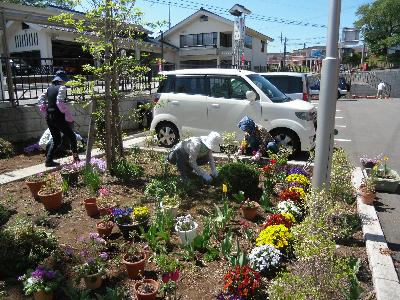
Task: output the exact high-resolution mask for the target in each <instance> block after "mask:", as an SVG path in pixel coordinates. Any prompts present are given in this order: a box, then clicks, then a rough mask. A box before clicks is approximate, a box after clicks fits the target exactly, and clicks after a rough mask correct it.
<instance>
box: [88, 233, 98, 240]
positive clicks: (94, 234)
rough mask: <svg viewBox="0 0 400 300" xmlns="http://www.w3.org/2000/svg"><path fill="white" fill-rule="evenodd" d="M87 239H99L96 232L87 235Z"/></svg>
mask: <svg viewBox="0 0 400 300" xmlns="http://www.w3.org/2000/svg"><path fill="white" fill-rule="evenodd" d="M89 238H90V239H91V240H95V239H98V238H99V234H98V233H97V232H91V233H89Z"/></svg>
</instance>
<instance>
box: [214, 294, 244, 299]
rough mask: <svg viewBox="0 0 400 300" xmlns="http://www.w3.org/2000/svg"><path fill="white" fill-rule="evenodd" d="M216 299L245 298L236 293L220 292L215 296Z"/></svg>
mask: <svg viewBox="0 0 400 300" xmlns="http://www.w3.org/2000/svg"><path fill="white" fill-rule="evenodd" d="M217 300H245V298H242V297H240V296H236V295H232V294H229V293H223V292H221V293H220V294H219V295H218V296H217Z"/></svg>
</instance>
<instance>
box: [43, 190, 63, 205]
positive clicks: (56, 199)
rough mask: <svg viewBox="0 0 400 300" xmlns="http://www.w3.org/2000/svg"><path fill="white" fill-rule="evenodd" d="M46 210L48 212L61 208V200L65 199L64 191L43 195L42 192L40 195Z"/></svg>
mask: <svg viewBox="0 0 400 300" xmlns="http://www.w3.org/2000/svg"><path fill="white" fill-rule="evenodd" d="M38 195H39V197H40V199H41V200H42V203H43V205H44V208H45V209H46V210H56V209H59V208H60V207H61V200H62V198H63V193H62V190H61V189H60V190H59V191H57V192H55V193H53V194H42V193H41V192H40V191H39V193H38Z"/></svg>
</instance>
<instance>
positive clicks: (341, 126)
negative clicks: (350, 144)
mask: <svg viewBox="0 0 400 300" xmlns="http://www.w3.org/2000/svg"><path fill="white" fill-rule="evenodd" d="M335 127H339V128H346V127H347V126H346V125H335Z"/></svg>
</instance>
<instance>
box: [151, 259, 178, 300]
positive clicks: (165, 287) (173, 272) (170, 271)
mask: <svg viewBox="0 0 400 300" xmlns="http://www.w3.org/2000/svg"><path fill="white" fill-rule="evenodd" d="M156 264H157V268H158V269H159V270H160V271H161V280H162V284H161V289H160V290H161V291H162V292H164V298H165V299H171V300H172V299H177V297H176V282H177V281H178V279H179V273H180V271H179V267H180V264H179V261H178V260H177V259H176V258H174V257H172V256H171V255H166V254H160V255H157V256H156Z"/></svg>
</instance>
